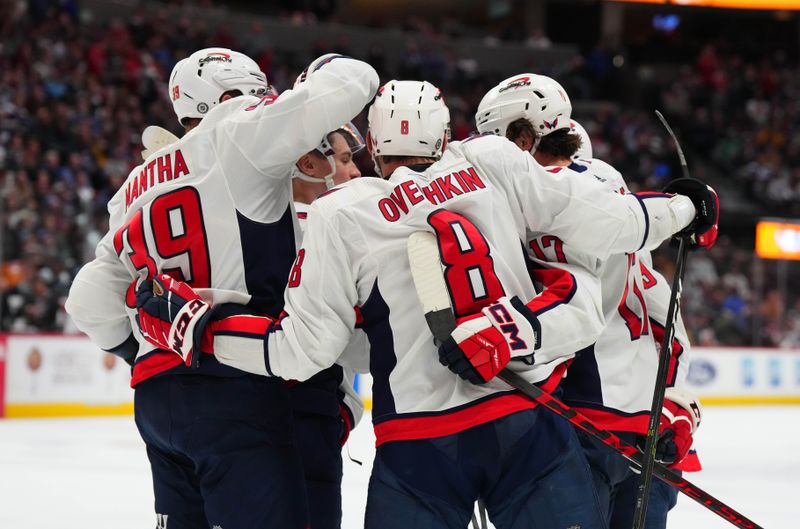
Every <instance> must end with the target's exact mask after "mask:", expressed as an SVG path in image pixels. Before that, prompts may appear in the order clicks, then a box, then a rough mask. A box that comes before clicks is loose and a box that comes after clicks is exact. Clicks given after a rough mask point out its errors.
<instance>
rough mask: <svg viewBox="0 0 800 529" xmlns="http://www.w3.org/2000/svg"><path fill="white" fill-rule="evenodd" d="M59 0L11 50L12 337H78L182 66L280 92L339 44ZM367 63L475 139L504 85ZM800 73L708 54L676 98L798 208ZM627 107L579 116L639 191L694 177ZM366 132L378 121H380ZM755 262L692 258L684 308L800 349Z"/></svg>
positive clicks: (744, 336) (734, 159)
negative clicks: (134, 175)
mask: <svg viewBox="0 0 800 529" xmlns="http://www.w3.org/2000/svg"><path fill="white" fill-rule="evenodd" d="M173 3H177V4H181V3H182V2H173ZM200 4H201V5H202V2H200ZM323 4H325V5H328V4H327V3H323ZM52 5H53V3H52V2H46V1H42V2H35V1H33V2H28V4H27V10H25V11H22V12H18V13H16V14H15V15H13V16H12V19H11V20H12V23H10V24H7V25H6V30H5V34H4V37H3V41H2V43H1V44H0V79H1V80H0V168H2V170H0V237H1V238H2V239H1V240H0V330H2V331H12V332H31V331H47V332H51V331H52V332H58V331H63V330H66V331H74V328H72V326H71V324H70V322H69V321H68V318H67V317H66V315H65V313H64V311H63V303H64V299H65V297H66V294H67V291H68V289H69V285H70V281H71V278H72V277H73V276H74V274H75V273H76V272H77V270H78V268H79V267H80V266H81V265H82V264H83V263H84V262H86V261H87V260H89V259H91V258H92V256H93V252H94V247H95V245H96V244H97V242H98V241H99V240H100V238H101V237H102V236H103V235H104V234H105V232H106V230H107V213H106V210H105V205H106V203H107V201H108V200H109V198H110V197H111V196H112V195H113V193H114V191H115V190H116V189H118V188H119V187H120V185H121V183H122V182H123V181H124V179H125V178H126V176H127V174H128V172H129V171H130V170H131V169H132V168H133V167H134V166H135V165H137V164H138V162H139V161H140V160H141V157H140V151H141V143H140V135H141V131H142V130H143V129H144V127H145V126H147V125H161V126H163V127H166V128H168V129H170V130H172V131H173V132H175V133H178V134H179V133H180V127H179V126H178V124H177V122H176V120H175V119H174V117H173V113H172V109H171V105H170V103H169V101H168V99H167V97H166V77H167V75H168V74H169V72H170V70H171V69H172V66H173V65H174V64H175V62H177V61H178V60H180V59H181V58H183V57H184V56H186V55H188V54H189V53H191V51H193V50H195V49H198V48H202V47H206V46H211V45H215V46H224V47H231V48H234V49H239V50H241V51H243V52H245V53H247V54H249V55H250V56H251V57H253V58H255V59H256V61H257V62H258V63H259V65H260V66H261V68H262V70H263V71H264V72H265V73H266V74H267V76H268V78H269V79H270V82H271V83H272V84H273V85H274V86H275V87H276V89H278V90H279V91H280V90H284V89H286V88H288V87H290V86H291V84H292V81H293V79H294V76H295V75H296V74H297V73H298V72H299V71H300V70H301V69H302V68H303V66H304V65H305V64H306V62H307V61H308V60H310V59H311V58H313V57H315V56H316V55H318V54H320V53H322V52H326V51H330V50H328V49H326V45H324V44H322V43H320V44H319V46H318V48H317V49H312V50H309V52H308V55H307V56H306V57H297V56H285V55H282V54H280V53H277V52H275V51H273V50H272V49H271V48H269V47H268V46H267V45H265V44H264V43H265V42H266V39H265V38H262V37H264V36H263V35H260V34H259V30H258V25H257V24H254V26H253V31H251V32H249V33H248V34H247V35H243V36H239V35H232V34H229V33H226V32H225V30H224V29H220V30H213V31H212V30H211V29H209V27H207V26H206V24H205V23H203V22H201V21H198V20H196V19H189V18H186V17H174V16H173V17H171V18H170V21H169V22H170V23H166V18H165V17H167V16H168V15H167V13H168V11H167V10H168V9H170V7H167V8H165V10H160V11H159V10H156V11H151V12H149V13H148V14H146V15H145V14H141V15H137V16H135V17H132V18H129V19H127V20H125V21H124V22H123V21H121V20H115V21H111V22H110V23H104V24H98V23H91V22H86V21H81V20H80V18H79V13H78V9H77V8H76V6H75V5H74V3H73V2H69V1H63V2H60V4H59V5H60V8H58V9H53V8H52V7H48V6H52ZM320 5H322V4H320ZM309 13H310V14H309V16H311V15H313V16H315V17H318V18H324V16H323V14H319V13H313V12H309ZM287 16H292V17H296V16H298V15H297V12H296V11H293V12H292V13H289V14H288V15H287ZM527 39H528V41H529V43H530V45H531V46H534V47H535V46H541V47H546V46H548V45H549V41H547V40H546V36H544V35H538V34H536V35H530V36H528V37H527ZM336 51H338V52H341V53H347V52H348V51H349V50H347V49H337V50H336ZM363 58H364V59H365V60H368V61H369V62H371V63H372V64H374V65H375V66H376V67H378V69H379V70H381V69H382V71H381V74H382V77H383V79H384V80H386V79H388V78H391V77H398V78H412V79H413V78H418V79H427V80H430V81H431V82H434V83H435V84H438V85H439V86H440V87H441V88H442V89H443V91H444V93H445V96H446V98H447V103H448V106H449V107H450V109H451V114H452V133H453V137H454V139H463V138H465V137H467V136H468V135H469V134H470V133H471V132H472V130H473V126H472V118H473V115H474V112H475V109H476V108H477V105H478V103H479V101H480V99H481V97H482V96H483V94H484V93H485V92H486V91H487V90H488V89H489V88H490V87H491V86H493V85H494V84H496V83H497V82H498V81H499V79H496V78H484V77H481V76H480V75H478V74H477V73H476V72H477V70H476V68H475V65H474V64H473V63H471V62H470V60H469V59H468V58H457V57H452V56H445V55H440V54H438V53H436V51H435V50H434V51H428V52H421V51H419V50H415V49H413V46H412V47H411V48H409V52H408V53H407V54H406V59H405V61H404V62H403V63H402V64H401V65H400V66H399V69H398V70H397V71H386V69H385V68H383V67H382V64H383V61H382V59H381V51H380V50H372V51H371V52H370V56H367V57H363ZM588 63H590V61H586V62H584V64H588ZM735 72H739V73H738V75H736V74H735ZM545 73H551V72H545ZM593 75H595V73H593V72H592V71H591V69H589V70H587V69H586V68H583V69H580V68H575V69H568V70H565V71H562V72H559V80H562V81H563V83H564V84H565V86H566V87H567V89H568V91H571V90H572V89H571V87H574V86H583V87H585V86H591V84H592V76H593ZM798 79H800V74H798V73H797V72H796V71H794V70H791V68H790V67H789V65H788V64H787V63H785V62H782V59H781V57H780V56H776V57H774V58H772V59H770V60H768V61H765V62H764V63H763V64H755V65H750V64H742V62H741V60H737V59H736V57H735V56H722V55H720V54H717V53H716V52H715V51H714V50H713V49H706V50H704V51H703V52H702V53H701V55H700V56H699V58H698V61H697V65H696V67H695V68H690V69H687V70H686V71H683V72H682V74H681V75H680V76H679V77H678V78H676V79H675V80H674V82H672V84H671V85H670V86H669V87H668V88H667V89H666V91H665V92H664V100H665V105H667V107H666V108H667V110H668V111H669V112H670V113H673V114H676V115H679V116H682V117H683V118H685V119H686V120H687V121H688V122H691V123H693V124H694V127H692V128H691V129H688V130H687V132H686V134H685V135H686V137H687V139H688V140H689V141H690V142H691V143H692V147H693V148H695V149H702V150H703V151H707V152H710V153H712V158H713V160H714V161H715V162H716V163H718V164H719V165H720V166H721V167H723V168H725V169H726V170H728V171H730V172H732V173H733V174H735V175H736V178H737V179H739V180H740V181H741V183H742V185H743V186H745V187H746V189H747V190H748V191H749V192H752V194H753V196H756V197H758V198H759V199H761V200H764V201H765V202H768V203H770V204H772V203H781V204H784V205H787V206H789V207H792V206H793V203H792V199H793V197H794V196H795V194H800V165H798V163H800V143H799V142H800V140H798V139H797V136H796V135H793V132H794V131H793V130H792V129H793V127H795V125H794V123H795V122H796V121H797V120H795V119H794V118H795V114H796V113H798V112H800V103H797V102H796V101H797V98H794V97H793V96H794V94H795V93H796V91H797V89H800V86H798ZM613 108H614V107H612V106H608V107H600V110H596V111H593V112H590V113H586V114H585V115H582V114H578V116H577V117H578V118H579V119H580V121H581V122H582V123H583V124H584V126H586V128H587V129H588V131H589V133H590V135H591V137H592V143H593V149H594V154H595V156H596V157H598V158H601V159H604V160H606V161H608V162H610V163H611V164H612V165H614V166H615V167H617V168H618V169H619V170H620V171H622V173H623V174H624V175H625V176H626V178H627V179H628V180H629V182H630V185H631V188H632V189H633V190H636V189H658V188H660V187H662V186H663V185H664V183H665V182H667V181H668V180H669V179H671V178H674V177H675V176H676V175H677V174H679V168H678V167H677V164H676V157H675V153H674V150H673V148H672V146H671V144H670V143H669V142H668V141H667V140H666V139H665V136H664V134H663V132H662V130H661V129H660V126H659V125H658V123H657V122H655V121H654V120H653V119H652V118H651V116H650V115H649V114H647V113H645V112H644V111H636V110H628V109H626V110H624V111H621V112H620V111H619V110H614V109H613ZM356 124H357V125H359V126H360V127H362V128H363V127H364V126H365V121H364V117H363V116H361V117H360V118H359V119H358V120H357V121H356ZM362 162H366V161H365V160H362ZM792 165H796V166H797V168H792ZM363 166H364V167H369V164H368V163H363ZM673 260H674V258H673V255H672V250H670V249H665V250H662V251H661V252H660V253H659V254H658V255H657V256H656V263H657V265H658V266H659V268H661V269H662V270H663V271H664V272H665V274H666V275H667V276H668V277H671V266H672V265H671V262H672V261H673ZM754 266H760V265H756V264H754V262H753V259H752V250H751V249H750V247H747V246H742V245H741V244H740V243H737V241H736V240H732V239H729V238H727V237H722V238H721V239H720V243H719V245H718V246H717V247H716V248H715V249H714V251H713V252H710V253H708V254H705V253H701V252H698V253H695V254H693V255H692V258H691V260H690V266H689V270H688V276H687V281H686V286H685V288H684V305H683V309H684V314H685V319H686V323H687V326H688V327H689V329H690V330H691V331H692V334H693V338H694V340H695V342H696V343H699V344H704V345H714V344H727V345H749V344H753V343H756V342H758V341H760V342H761V343H764V344H768V345H777V346H794V345H798V344H800V302H798V301H797V300H796V299H791V300H790V299H785V298H784V297H783V296H782V295H781V294H780V293H779V292H778V291H777V290H775V288H774V286H773V287H771V288H766V289H765V292H764V293H763V296H759V295H758V291H757V290H756V288H755V285H754V284H753V277H756V276H755V275H754ZM764 284H766V285H775V271H774V270H767V271H766V272H765V283H764ZM761 298H763V299H762V300H761V301H760V302H759V301H758V300H759V299H761ZM759 322H761V324H760V325H757V324H758V323H759ZM754 329H757V330H756V331H754Z"/></svg>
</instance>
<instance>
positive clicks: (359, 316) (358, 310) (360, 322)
mask: <svg viewBox="0 0 800 529" xmlns="http://www.w3.org/2000/svg"><path fill="white" fill-rule="evenodd" d="M353 309H355V311H356V328H359V327H361V326H362V325H364V315H363V314H361V307H353Z"/></svg>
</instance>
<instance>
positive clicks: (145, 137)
mask: <svg viewBox="0 0 800 529" xmlns="http://www.w3.org/2000/svg"><path fill="white" fill-rule="evenodd" d="M179 139H180V138H178V137H177V136H176V135H174V134H173V133H171V132H170V131H168V130H167V129H165V128H163V127H159V126H158V125H149V126H148V127H146V128H145V129H144V130H143V131H142V146H143V147H144V149H142V159H143V160H146V159H147V158H148V157H149V156H150V155H151V154H153V153H154V152H156V151H159V150H161V149H163V148H164V147H166V146H167V145H172V144H173V143H175V142H176V141H178V140H179Z"/></svg>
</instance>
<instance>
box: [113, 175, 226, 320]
mask: <svg viewBox="0 0 800 529" xmlns="http://www.w3.org/2000/svg"><path fill="white" fill-rule="evenodd" d="M149 213H150V214H149V219H148V220H149V222H147V223H145V218H144V213H143V210H142V209H139V210H137V211H136V213H134V214H133V216H131V218H130V219H128V221H127V222H125V224H123V225H122V226H121V227H120V228H119V229H118V230H117V231H116V233H114V250H116V252H117V255H118V256H120V258H122V254H123V251H126V250H127V256H128V259H129V260H130V262H131V265H133V267H134V268H135V269H136V270H137V271H139V272H145V273H146V275H147V277H148V278H150V277H152V276H153V275H155V274H156V273H159V272H161V273H165V274H169V275H171V276H172V277H174V278H175V279H178V280H180V281H185V282H186V283H188V284H189V285H190V286H192V287H194V288H207V287H209V286H211V260H210V258H209V252H208V243H207V241H206V229H205V224H204V222H203V210H202V207H201V205H200V196H199V194H198V193H197V190H196V189H194V188H193V187H181V188H179V189H176V190H175V191H172V192H170V193H166V194H164V195H161V196H159V197H158V198H156V199H155V200H153V202H152V203H151V204H150V210H149ZM146 226H147V228H146ZM146 229H149V232H150V233H149V234H146V232H145V230H146ZM147 235H149V237H148V236H147ZM148 240H150V241H152V247H151V246H150V245H148ZM135 295H136V293H135V292H134V286H133V285H131V287H130V288H129V289H128V293H127V295H126V302H127V304H128V306H130V307H135V306H136V297H135Z"/></svg>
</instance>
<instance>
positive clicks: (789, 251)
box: [756, 219, 800, 261]
mask: <svg viewBox="0 0 800 529" xmlns="http://www.w3.org/2000/svg"><path fill="white" fill-rule="evenodd" d="M756 255H758V256H759V257H760V258H762V259H788V260H794V261H796V260H798V259H800V223H797V222H791V221H786V220H773V219H770V220H761V221H759V222H758V223H757V224H756Z"/></svg>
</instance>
